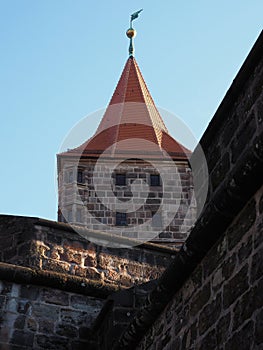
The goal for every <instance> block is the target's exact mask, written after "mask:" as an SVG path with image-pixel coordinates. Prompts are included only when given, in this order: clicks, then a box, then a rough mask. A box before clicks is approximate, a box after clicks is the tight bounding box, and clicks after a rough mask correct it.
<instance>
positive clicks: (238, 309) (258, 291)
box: [233, 279, 263, 330]
mask: <svg viewBox="0 0 263 350" xmlns="http://www.w3.org/2000/svg"><path fill="white" fill-rule="evenodd" d="M262 290H263V279H262V280H261V281H260V283H258V284H257V285H256V286H254V287H253V288H251V289H250V290H249V291H247V292H246V293H245V294H244V295H242V297H241V298H240V299H239V301H238V302H237V304H236V306H235V308H234V310H233V311H234V317H233V330H235V329H237V328H238V327H239V326H240V325H242V323H244V322H245V321H246V320H247V319H249V318H251V315H252V314H253V312H255V311H256V310H257V309H260V308H261V306H262Z"/></svg>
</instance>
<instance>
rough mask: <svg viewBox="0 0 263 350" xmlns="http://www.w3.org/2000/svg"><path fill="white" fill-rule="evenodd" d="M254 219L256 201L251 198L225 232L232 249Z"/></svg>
mask: <svg viewBox="0 0 263 350" xmlns="http://www.w3.org/2000/svg"><path fill="white" fill-rule="evenodd" d="M255 219H256V202H255V199H252V200H251V201H250V202H249V203H248V205H247V206H246V208H245V209H244V211H243V212H242V215H241V216H239V218H238V219H237V221H236V222H235V223H234V224H233V225H232V226H231V229H229V230H228V232H227V237H228V246H229V249H232V248H233V247H234V246H235V245H236V244H237V243H238V242H239V241H240V240H241V239H242V237H243V236H244V234H245V233H246V232H247V231H248V230H249V229H250V228H251V226H252V225H253V223H254V222H255Z"/></svg>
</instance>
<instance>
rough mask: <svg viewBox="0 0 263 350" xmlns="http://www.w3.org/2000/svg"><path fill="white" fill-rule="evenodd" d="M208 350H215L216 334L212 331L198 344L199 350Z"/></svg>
mask: <svg viewBox="0 0 263 350" xmlns="http://www.w3.org/2000/svg"><path fill="white" fill-rule="evenodd" d="M208 349H216V332H215V330H214V329H213V330H212V331H211V332H209V333H208V334H207V335H206V336H205V337H204V338H203V339H202V340H201V342H200V347H199V350H208ZM233 349H234V348H233Z"/></svg>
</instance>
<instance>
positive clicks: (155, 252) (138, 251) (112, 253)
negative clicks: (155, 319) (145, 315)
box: [0, 215, 176, 287]
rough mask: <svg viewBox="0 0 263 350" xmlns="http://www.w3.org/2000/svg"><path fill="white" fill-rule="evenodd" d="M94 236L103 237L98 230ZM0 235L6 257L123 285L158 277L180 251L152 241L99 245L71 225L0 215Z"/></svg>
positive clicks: (33, 265)
mask: <svg viewBox="0 0 263 350" xmlns="http://www.w3.org/2000/svg"><path fill="white" fill-rule="evenodd" d="M84 231H85V230H84ZM95 236H96V238H97V239H98V237H100V236H99V233H96V234H95ZM105 237H107V235H106V236H105V235H102V236H101V239H102V240H103V239H104V240H105ZM0 238H1V241H0V248H1V253H0V255H1V261H3V262H7V263H11V264H15V265H22V266H28V267H33V268H36V269H41V270H46V271H54V272H58V273H66V274H70V275H73V276H79V277H83V278H87V279H91V280H95V281H98V282H101V283H104V284H110V285H116V286H119V287H129V286H132V285H134V284H138V283H143V282H148V281H150V280H152V279H156V278H158V276H160V274H161V273H162V271H164V269H165V267H166V266H167V265H168V263H169V261H170V257H171V255H173V254H175V253H176V252H175V251H174V250H173V249H169V248H165V247H160V246H156V245H153V244H150V243H146V244H144V245H142V246H139V247H138V246H136V247H134V248H133V249H130V248H107V247H103V246H98V245H96V244H94V243H92V242H90V241H88V240H86V239H84V238H83V237H82V236H80V235H79V234H77V233H76V232H75V231H74V230H73V229H72V228H71V227H70V226H69V225H66V224H59V223H55V222H52V221H45V220H41V219H37V218H26V217H16V216H8V215H2V216H1V217H0Z"/></svg>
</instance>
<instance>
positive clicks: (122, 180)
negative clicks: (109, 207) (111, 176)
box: [115, 174, 126, 186]
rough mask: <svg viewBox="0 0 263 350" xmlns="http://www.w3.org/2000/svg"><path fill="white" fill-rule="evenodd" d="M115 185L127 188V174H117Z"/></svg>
mask: <svg viewBox="0 0 263 350" xmlns="http://www.w3.org/2000/svg"><path fill="white" fill-rule="evenodd" d="M115 185H117V186H125V185H126V175H125V174H116V178H115Z"/></svg>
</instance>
